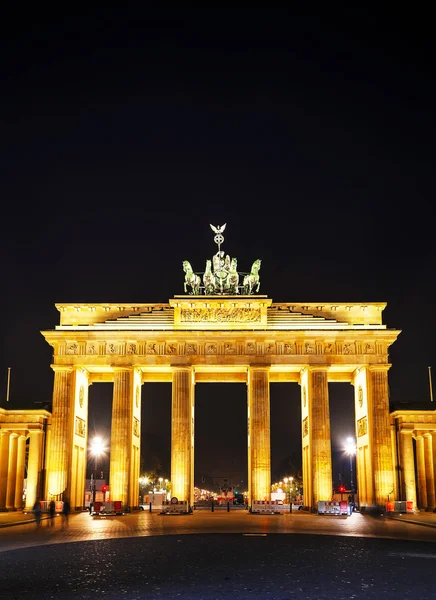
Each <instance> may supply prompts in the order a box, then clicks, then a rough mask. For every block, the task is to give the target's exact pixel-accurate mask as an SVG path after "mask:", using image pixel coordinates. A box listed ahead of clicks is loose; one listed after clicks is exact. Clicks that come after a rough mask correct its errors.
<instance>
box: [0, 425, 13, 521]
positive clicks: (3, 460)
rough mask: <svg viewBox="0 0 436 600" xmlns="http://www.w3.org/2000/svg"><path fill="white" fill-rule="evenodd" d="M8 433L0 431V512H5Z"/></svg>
mask: <svg viewBox="0 0 436 600" xmlns="http://www.w3.org/2000/svg"><path fill="white" fill-rule="evenodd" d="M10 437H11V432H10V431H1V430H0V511H3V512H4V511H6V490H7V486H8V468H9V440H10Z"/></svg>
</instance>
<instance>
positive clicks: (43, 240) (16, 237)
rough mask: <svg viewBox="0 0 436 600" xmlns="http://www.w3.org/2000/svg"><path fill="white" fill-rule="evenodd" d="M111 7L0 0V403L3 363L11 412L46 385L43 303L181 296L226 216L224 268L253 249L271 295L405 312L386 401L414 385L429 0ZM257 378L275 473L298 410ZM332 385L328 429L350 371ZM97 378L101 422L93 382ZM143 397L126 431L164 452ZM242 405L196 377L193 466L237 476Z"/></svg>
mask: <svg viewBox="0 0 436 600" xmlns="http://www.w3.org/2000/svg"><path fill="white" fill-rule="evenodd" d="M126 6H127V7H129V8H125V9H97V8H95V9H93V10H94V14H93V15H90V14H88V15H84V14H80V13H78V12H66V9H64V12H63V13H61V12H51V13H49V14H48V13H47V14H44V12H43V9H39V12H35V13H32V12H27V13H26V12H25V11H21V13H19V12H9V13H7V12H4V13H3V16H2V37H1V40H0V66H1V74H2V76H1V81H2V88H1V94H0V102H1V109H2V110H1V116H0V119H1V121H0V127H1V145H0V152H1V156H0V158H1V162H0V170H1V178H0V185H1V199H2V209H1V210H2V217H3V218H2V219H1V235H0V252H1V254H0V268H1V273H2V281H3V282H4V283H3V286H2V294H1V297H0V302H1V309H2V315H3V320H2V338H3V343H2V345H1V353H0V373H3V375H2V376H0V383H1V384H2V388H1V397H2V404H1V405H3V406H5V401H4V399H5V398H6V380H7V369H8V367H10V368H11V387H10V400H9V403H8V407H9V408H19V407H27V408H35V407H38V406H40V405H37V404H34V403H35V402H43V403H44V402H49V401H50V399H51V393H52V381H53V375H52V372H51V369H50V361H51V349H50V347H49V346H48V345H47V344H46V342H45V341H44V339H43V337H42V336H41V334H40V331H41V330H44V329H52V328H54V326H55V325H56V324H57V323H58V321H59V315H58V312H57V311H56V309H55V306H54V305H55V303H56V302H78V303H80V302H83V303H85V302H154V301H156V302H166V301H168V299H169V298H172V297H173V296H174V295H175V294H180V293H183V277H184V274H183V271H182V260H184V259H188V260H189V261H190V262H191V263H192V264H193V267H194V269H195V270H199V271H200V270H201V269H202V268H203V265H204V262H205V258H207V257H210V256H211V255H212V254H213V253H214V251H215V245H214V243H213V233H212V232H211V230H210V228H209V223H213V224H215V225H218V224H222V223H227V229H226V232H225V242H224V247H225V250H226V251H227V252H229V254H230V255H231V256H237V257H238V264H239V266H240V268H241V270H248V269H249V266H250V265H251V263H252V262H253V260H254V259H256V258H261V259H262V268H261V272H260V275H261V292H262V293H264V294H267V295H268V296H269V297H270V298H272V299H273V301H285V302H286V301H288V302H291V301H295V302H303V301H307V302H315V301H320V302H329V301H332V302H333V301H334V302H347V301H349V302H371V301H386V302H387V308H386V310H385V311H384V321H385V323H386V324H387V325H388V327H390V328H394V329H400V330H402V333H401V335H400V337H399V339H398V341H397V342H396V343H395V344H394V345H393V346H392V347H391V357H390V358H391V362H392V364H393V367H392V369H391V371H390V392H391V401H395V402H400V401H413V402H423V401H428V399H429V379H428V366H431V365H433V364H434V356H435V348H434V342H433V332H434V326H435V304H436V293H435V285H434V278H435V248H434V220H433V203H434V199H435V189H434V174H435V158H436V152H435V133H436V128H435V112H434V107H435V106H436V85H435V81H436V79H435V68H434V65H435V45H434V35H433V32H432V31H431V29H430V26H431V20H430V16H429V15H427V14H425V13H419V12H418V11H417V10H416V11H412V9H410V8H409V12H408V13H407V14H392V13H390V14H383V13H381V12H377V13H374V14H373V13H370V12H366V13H365V12H364V11H363V9H361V8H359V12H358V11H357V9H354V10H355V12H348V13H347V12H341V13H340V14H333V13H332V12H328V13H327V12H326V13H324V14H323V13H321V12H316V11H314V12H313V13H312V14H311V13H303V12H291V11H285V10H279V9H276V8H271V9H262V10H260V9H259V10H258V9H252V8H250V9H244V10H242V9H229V10H224V9H215V10H205V9H204V10H196V11H194V10H190V9H183V10H180V11H178V10H170V9H168V8H167V9H166V10H165V11H164V10H162V11H161V12H158V11H156V10H149V9H148V8H147V9H146V10H145V9H142V10H141V9H138V8H137V7H136V8H134V7H135V5H132V4H130V5H129V4H127V5H126ZM137 6H140V5H139V4H138V5H137ZM90 12H91V10H89V11H88V13H90ZM197 387H199V386H197ZM272 387H273V388H274V389H272V421H273V426H272V436H273V442H272V445H273V446H272V453H273V463H274V464H273V471H274V472H275V471H276V472H277V476H278V477H279V476H281V475H283V474H285V473H282V472H279V471H280V464H281V461H283V460H285V459H286V457H287V456H288V455H289V454H290V452H291V451H292V452H297V454H298V452H299V451H300V450H299V444H300V435H301V434H300V430H299V424H298V419H299V418H300V413H299V410H300V409H299V404H298V386H288V388H283V386H278V385H276V386H272ZM332 387H333V388H334V389H339V388H340V389H339V391H337V392H334V390H332V413H333V415H336V416H335V419H336V421H335V423H334V427H335V434H334V436H333V444H334V445H335V444H336V445H339V446H340V445H341V441H340V437H341V433H340V432H342V431H344V430H347V434H348V429H351V428H352V415H351V413H350V403H352V388H351V386H349V385H345V384H344V385H339V384H336V386H332ZM94 388H97V386H93V387H92V388H91V410H92V415H91V417H92V418H91V421H92V422H93V423H95V424H96V425H95V427H96V430H98V429H99V426H101V427H103V425H102V423H104V419H105V418H107V417H108V411H110V407H109V408H108V405H110V390H109V393H108V392H107V390H106V391H104V390H103V388H104V386H101V388H100V390H99V391H95V390H94ZM164 388H165V386H164ZM289 388H291V390H292V391H288V390H289ZM294 388H297V389H294ZM161 389H163V388H161ZM165 389H166V388H165ZM223 389H224V390H225V394H224V395H223V393H222V391H221V390H223ZM144 394H145V395H147V397H148V394H147V392H145V391H143V399H144V398H145V396H144ZM149 395H150V396H153V398H154V405H153V406H148V407H147V409H146V410H147V411H149V412H148V413H147V418H148V422H149V423H150V426H147V427H148V429H147V432H146V433H144V431H143V437H144V439H145V438H146V437H147V436H149V438H148V439H149V440H151V439H152V437H153V436H154V439H155V441H154V442H151V441H149V442H147V443H150V444H151V445H152V446H153V450H151V452H157V453H158V454H159V453H160V454H161V456H164V455H165V456H166V455H167V454H168V439H169V422H168V414H169V397H170V391H169V389H168V390H167V391H166V392H163V391H159V389H155V388H153V394H149ZM103 397H108V398H109V400H108V399H107V398H106V399H102V398H103ZM290 398H291V399H290ZM207 402H209V406H213V407H214V412H213V414H211V412H210V408H208V407H207ZM229 403H230V404H229ZM244 403H245V392H244V390H243V389H242V388H239V386H235V387H234V388H231V386H225V387H219V386H218V388H217V389H216V387H214V388H212V387H211V388H210V389H209V392H208V391H207V389H206V388H204V387H202V388H201V390H198V406H197V415H198V420H197V431H196V433H197V443H198V447H199V448H200V449H201V452H199V451H198V450H197V455H198V457H197V458H196V474H197V475H198V474H199V473H202V474H203V473H204V475H206V476H209V475H211V476H214V477H221V476H225V472H228V473H231V472H233V471H235V472H237V473H238V475H237V476H236V477H239V476H240V473H244V472H245V471H244V469H245V470H246V466H245V467H244V464H243V463H244V461H245V463H246V456H245V445H246V439H245V433H246V431H245V428H246V424H245V412H244V411H245V407H244ZM341 403H342V404H341ZM101 405H103V409H101ZM205 406H206V408H205ZM220 407H221V408H220ZM232 407H234V409H233V408H232ZM232 410H234V412H232ZM224 411H227V413H228V414H229V413H231V414H232V417H231V418H229V416H227V419H225V418H224V417H222V416H218V415H221V413H222V414H224ZM165 415H166V416H165ZM350 415H351V416H350ZM341 418H343V421H341ZM294 420H296V422H297V425H298V428H297V429H296V430H295V427H294V426H292V427H290V428H288V427H287V425H288V423H289V422H293V421H294ZM350 423H351V424H350ZM151 424H152V425H151ZM144 427H145V426H144ZM221 433H222V436H221V437H220V435H221ZM241 433H242V434H241ZM350 433H351V431H350ZM156 440H158V441H156ZM163 440H165V442H163ZM335 440H337V441H335ZM229 443H230V449H226V450H225V452H224V451H223V446H224V445H227V446H228V445H229ZM159 445H161V446H163V449H162V448H159ZM212 447H213V448H216V447H218V448H220V454H219V458H218V459H217V458H216V457H217V456H218V455H217V454H216V453H215V450H214V451H212V450H211V451H210V452H209V448H210V449H211V448H212ZM223 452H224V455H225V456H227V455H228V456H229V457H230V458H229V461H230V463H231V462H232V461H234V460H236V461H239V463H240V464H239V465H237V466H235V465H233V464H228V461H227V459H226V460H224V459H223ZM200 455H201V456H202V458H201V460H200ZM234 457H236V458H234ZM199 461H200V462H199ZM226 461H227V462H226ZM163 462H164V463H165V467H164V468H165V469H167V468H169V467H167V466H166V462H168V460H167V458H165V457H164V458H163ZM224 463H225V465H224ZM241 465H242V466H241ZM274 465H275V466H274ZM223 473H224V474H223ZM168 474H169V473H168ZM245 477H246V475H245V476H244V478H245ZM241 478H242V475H241Z"/></svg>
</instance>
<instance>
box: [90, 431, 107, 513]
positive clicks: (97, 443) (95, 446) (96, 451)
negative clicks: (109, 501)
mask: <svg viewBox="0 0 436 600" xmlns="http://www.w3.org/2000/svg"><path fill="white" fill-rule="evenodd" d="M90 449H91V454H92V455H93V456H94V472H93V473H91V491H92V503H93V504H94V503H95V494H96V479H97V467H98V459H99V458H100V456H101V455H102V454H103V452H104V445H103V440H102V439H101V437H98V436H97V437H95V438H94V439H93V440H92V442H91V448H90Z"/></svg>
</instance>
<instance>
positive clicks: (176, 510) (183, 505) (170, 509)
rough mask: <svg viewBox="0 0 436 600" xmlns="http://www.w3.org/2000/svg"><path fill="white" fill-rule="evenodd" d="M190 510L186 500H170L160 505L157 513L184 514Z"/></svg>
mask: <svg viewBox="0 0 436 600" xmlns="http://www.w3.org/2000/svg"><path fill="white" fill-rule="evenodd" d="M190 512H191V511H190V509H189V505H188V502H187V500H182V501H181V502H171V503H170V504H165V505H164V506H162V511H161V512H160V513H159V514H161V515H186V514H189V513H190Z"/></svg>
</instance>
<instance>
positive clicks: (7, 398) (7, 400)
mask: <svg viewBox="0 0 436 600" xmlns="http://www.w3.org/2000/svg"><path fill="white" fill-rule="evenodd" d="M429 368H430V367H429ZM10 387H11V367H8V383H7V387H6V402H9V390H10Z"/></svg>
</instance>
